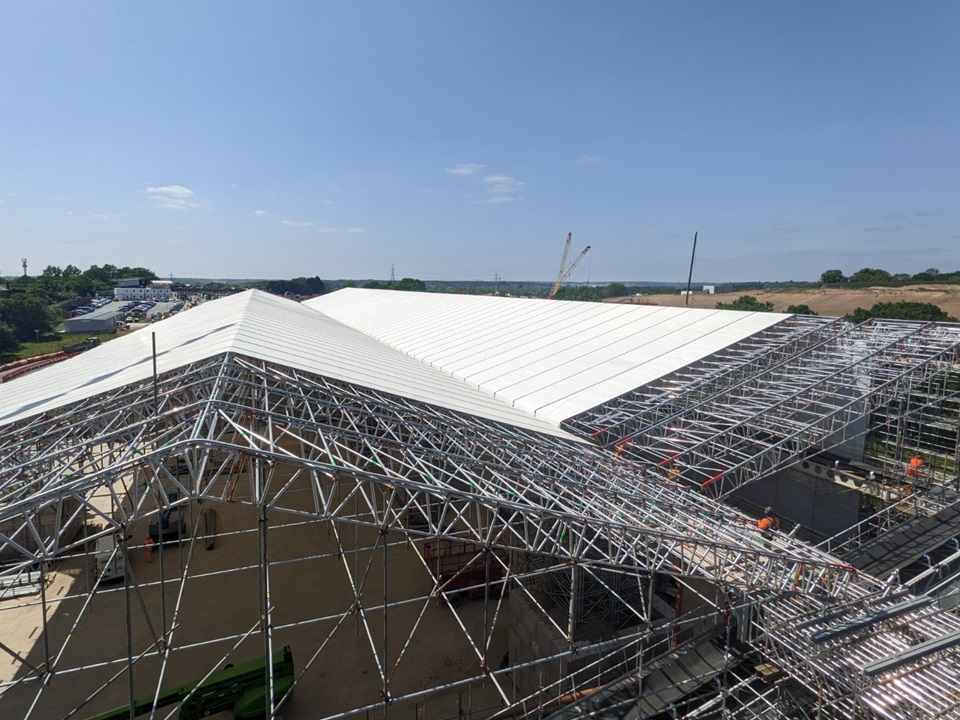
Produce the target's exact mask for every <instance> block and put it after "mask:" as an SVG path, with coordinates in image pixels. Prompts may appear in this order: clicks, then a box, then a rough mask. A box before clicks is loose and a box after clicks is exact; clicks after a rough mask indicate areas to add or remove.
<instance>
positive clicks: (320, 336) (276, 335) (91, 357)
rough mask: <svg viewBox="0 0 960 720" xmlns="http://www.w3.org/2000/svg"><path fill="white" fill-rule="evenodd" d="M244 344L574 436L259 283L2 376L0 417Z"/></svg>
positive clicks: (245, 350)
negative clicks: (15, 374)
mask: <svg viewBox="0 0 960 720" xmlns="http://www.w3.org/2000/svg"><path fill="white" fill-rule="evenodd" d="M151 333H155V334H156V337H157V372H158V373H160V374H163V373H165V372H168V371H170V370H174V369H176V368H178V367H182V366H184V365H188V364H190V363H193V362H198V361H202V360H204V359H207V358H211V357H215V356H218V355H222V354H223V353H227V352H230V353H236V354H238V355H245V356H248V357H252V358H256V359H259V360H264V361H267V362H271V363H277V364H279V365H283V366H286V367H290V368H294V369H298V370H303V371H305V372H310V373H315V374H317V375H322V376H324V377H328V378H331V379H335V380H341V381H344V382H349V383H353V384H356V385H360V386H362V387H367V388H371V389H374V390H380V391H383V392H387V393H392V394H395V395H399V396H401V397H405V398H409V399H411V400H416V401H421V402H425V403H430V404H432V405H436V406H439V407H445V408H448V409H451V410H456V411H460V412H463V413H467V414H470V415H475V416H478V417H484V418H488V419H490V420H494V421H498V422H503V423H506V424H509V425H513V426H517V427H523V428H528V429H531V430H536V431H538V432H546V433H550V434H553V435H562V436H565V437H568V438H573V436H571V435H568V434H567V433H566V432H564V431H561V430H559V429H557V428H555V427H553V426H551V425H549V424H548V423H546V422H545V421H543V420H539V419H537V418H535V417H533V416H532V415H530V414H528V413H525V412H523V411H522V410H520V409H516V408H513V407H511V406H510V405H509V404H507V403H504V402H502V401H500V400H497V399H496V398H494V397H493V396H491V395H489V394H487V393H483V392H478V391H477V389H476V388H472V387H470V386H469V385H465V384H464V383H463V382H461V381H459V380H456V379H454V378H452V377H450V376H449V375H445V374H444V373H441V372H438V371H437V370H436V369H434V368H431V367H430V366H428V365H425V364H423V363H421V362H418V361H417V360H415V359H413V358H411V357H408V356H406V355H404V354H402V353H400V352H398V351H397V350H394V349H391V348H389V347H387V346H385V345H384V344H382V343H380V342H378V341H376V340H374V339H373V338H371V337H369V336H367V335H364V334H362V333H360V332H358V331H357V330H354V329H353V328H350V327H348V326H346V325H344V324H342V323H340V322H337V321H336V320H334V319H332V318H329V317H326V316H324V315H322V314H321V313H318V312H315V311H313V310H311V309H309V308H307V307H305V306H304V305H301V304H299V303H296V302H292V301H290V300H285V299H283V298H279V297H276V296H274V295H269V294H267V293H264V292H260V291H257V290H251V291H248V292H245V293H241V294H239V295H232V296H230V297H227V298H224V299H222V300H218V301H215V302H210V303H206V304H204V305H201V306H199V307H197V308H194V309H191V310H189V311H188V312H184V313H180V314H179V315H177V316H175V317H172V318H169V319H167V320H164V321H162V322H159V323H155V324H154V325H151V326H149V327H148V328H144V329H142V330H139V331H137V332H133V333H131V334H130V335H127V336H124V337H121V338H117V339H116V340H112V341H110V342H109V343H106V344H104V345H101V346H99V347H96V348H94V349H92V350H88V351H87V352H85V353H82V354H81V355H78V356H77V357H75V358H71V359H70V360H66V361H64V362H61V363H57V364H56V365H51V366H49V367H47V368H44V369H42V370H38V371H36V372H33V373H29V374H27V375H24V376H23V377H20V378H18V379H16V380H14V381H12V382H9V383H4V384H2V385H0V425H5V424H8V423H11V422H15V421H17V420H22V419H25V418H27V417H30V416H32V415H36V414H38V413H42V412H44V411H47V410H50V409H53V408H57V407H61V406H63V405H67V404H69V403H73V402H76V401H79V400H83V399H86V398H89V397H93V396H95V395H99V394H100V393H104V392H108V391H111V390H116V389H119V388H121V387H123V386H125V385H129V384H131V383H137V382H143V381H144V380H148V379H149V378H151V377H152V376H153V363H152V345H151Z"/></svg>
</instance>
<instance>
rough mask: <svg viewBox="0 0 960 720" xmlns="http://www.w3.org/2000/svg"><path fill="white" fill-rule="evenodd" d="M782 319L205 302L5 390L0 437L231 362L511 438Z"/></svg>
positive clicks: (550, 307) (473, 301) (472, 299)
mask: <svg viewBox="0 0 960 720" xmlns="http://www.w3.org/2000/svg"><path fill="white" fill-rule="evenodd" d="M786 317H789V316H787V315H779V314H775V313H743V312H732V311H724V310H693V309H681V308H669V307H651V306H628V305H614V304H601V303H576V302H560V301H554V300H536V299H525V298H502V297H489V296H466V295H442V294H436V293H409V292H396V291H389V290H357V289H344V290H340V291H338V292H335V293H332V294H330V295H324V296H322V297H319V298H315V299H313V300H309V301H307V302H305V303H303V304H298V303H295V302H291V301H289V300H285V299H282V298H279V297H276V296H273V295H269V294H267V293H263V292H260V291H256V290H251V291H249V292H245V293H241V294H239V295H233V296H230V297H227V298H224V299H222V300H218V301H215V302H210V303H206V304H204V305H201V306H200V307H197V308H195V309H192V310H190V311H188V312H185V313H180V314H179V315H177V316H175V317H172V318H169V319H168V320H164V321H162V322H159V323H156V324H154V325H151V326H150V327H149V328H145V329H143V330H140V331H137V332H134V333H131V334H130V335H127V336H124V337H121V338H118V339H116V340H113V341H111V342H109V343H107V344H105V345H101V346H100V347H97V348H94V349H93V350H89V351H87V352H85V353H83V354H81V355H79V356H77V357H75V358H72V359H70V360H66V361H64V362H62V363H58V364H56V365H52V366H50V367H47V368H44V369H43V370H38V371H36V372H34V373H30V374H28V375H25V376H23V377H21V378H18V379H17V380H15V381H13V382H10V383H5V384H2V385H0V425H6V424H8V423H11V422H15V421H17V420H22V419H24V418H27V417H30V416H32V415H36V414H38V413H41V412H44V411H47V410H51V409H54V408H57V407H61V406H63V405H67V404H69V403H73V402H76V401H80V400H84V399H86V398H90V397H93V396H95V395H99V394H101V393H104V392H109V391H112V390H116V389H119V388H122V387H124V386H126V385H130V384H133V383H139V382H143V381H145V380H148V379H149V378H151V377H152V374H153V365H152V351H151V333H155V334H156V337H157V369H158V372H159V373H160V374H163V373H166V372H169V371H171V370H174V369H176V368H179V367H183V366H185V365H189V364H191V363H194V362H198V361H202V360H205V359H207V358H212V357H216V356H219V355H222V354H224V353H236V354H238V355H245V356H248V357H252V358H256V359H259V360H264V361H267V362H271V363H276V364H278V365H282V366H286V367H290V368H294V369H298V370H303V371H305V372H310V373H314V374H317V375H322V376H324V377H328V378H331V379H335V380H341V381H344V382H349V383H352V384H355V385H359V386H362V387H368V388H371V389H374V390H380V391H383V392H387V393H391V394H394V395H398V396H401V397H406V398H409V399H411V400H416V401H420V402H425V403H430V404H432V405H436V406H439V407H445V408H449V409H451V410H456V411H459V412H463V413H467V414H471V415H476V416H478V417H484V418H487V419H490V420H495V421H498V422H503V423H506V424H509V425H513V426H517V427H524V428H528V429H531V430H536V431H539V432H548V433H551V434H554V435H563V436H566V437H572V436H569V435H568V434H567V433H566V432H564V431H562V430H560V429H559V425H560V423H561V422H562V421H563V420H565V419H567V418H569V417H572V416H574V415H577V414H579V413H581V412H583V411H585V410H588V409H590V408H592V407H595V406H596V405H599V404H601V403H603V402H606V401H608V400H611V399H613V398H615V397H617V396H619V395H622V394H624V393H626V392H629V391H631V390H634V389H636V388H638V387H640V386H642V385H645V384H646V383H649V382H651V381H653V380H655V379H657V378H659V377H662V376H663V375H666V374H668V373H670V372H672V371H674V370H677V369H679V368H681V367H684V366H686V365H689V364H690V363H692V362H694V361H696V360H699V359H701V358H703V357H706V356H708V355H710V354H712V353H714V352H716V351H718V350H720V349H722V348H724V347H727V346H729V345H731V344H733V343H736V342H738V341H740V340H742V339H744V338H746V337H749V336H750V335H752V334H754V333H757V332H759V331H760V330H763V329H765V328H767V327H770V326H771V325H774V324H776V323H778V322H780V321H781V320H783V319H784V318H786Z"/></svg>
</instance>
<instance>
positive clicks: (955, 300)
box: [619, 285, 960, 318]
mask: <svg viewBox="0 0 960 720" xmlns="http://www.w3.org/2000/svg"><path fill="white" fill-rule="evenodd" d="M741 295H752V296H753V297H755V298H757V300H759V301H760V302H772V303H773V309H774V310H775V311H777V312H784V311H786V309H787V307H789V306H790V305H801V304H805V305H808V306H809V307H810V309H811V310H813V311H814V312H815V313H817V314H818V315H825V316H831V317H838V316H840V315H846V314H847V313H850V312H853V311H854V310H856V309H857V308H858V307H862V308H864V309H865V310H868V309H870V307H871V306H872V305H874V304H875V303H879V302H901V301H904V302H921V303H933V304H934V305H937V306H938V307H940V309H942V310H943V311H945V312H946V313H947V314H948V315H952V316H953V317H955V318H960V285H917V286H913V287H904V288H886V287H872V288H860V289H857V290H846V289H823V288H810V289H803V290H798V289H790V290H743V291H740V292H735V293H725V294H721V295H692V296H691V297H690V302H689V304H688V305H687V306H688V307H694V308H715V307H716V306H717V303H718V302H720V303H729V302H733V301H734V300H736V299H737V298H738V297H740V296H741ZM626 299H627V298H621V299H619V301H620V302H622V301H623V300H626ZM630 300H632V301H634V302H636V303H638V304H644V305H665V306H667V307H683V306H684V298H683V297H682V296H680V295H647V296H644V297H637V298H630Z"/></svg>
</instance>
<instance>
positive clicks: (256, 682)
mask: <svg viewBox="0 0 960 720" xmlns="http://www.w3.org/2000/svg"><path fill="white" fill-rule="evenodd" d="M264 660H265V658H257V659H256V660H250V661H249V662H245V663H242V664H240V665H236V666H234V667H230V668H227V669H226V670H221V671H220V672H216V673H214V674H213V675H211V676H210V677H208V678H207V679H206V680H204V681H203V682H199V681H195V682H189V683H184V684H183V685H179V686H177V687H174V688H170V689H169V690H164V691H163V692H162V693H160V695H159V696H158V697H157V699H156V702H154V699H153V696H151V697H149V698H144V699H142V700H137V701H136V702H135V703H134V705H133V715H134V716H136V715H143V714H144V713H148V712H150V711H151V710H152V709H153V708H154V707H158V708H159V707H164V706H166V705H174V704H176V703H183V704H182V706H181V707H180V720H199V719H200V718H204V717H207V716H208V715H212V714H213V713H217V712H221V711H223V710H232V711H233V715H234V717H235V718H237V719H238V720H248V719H249V718H262V717H264V716H265V715H266V704H267V692H268V690H267V684H266V677H265V667H264ZM293 681H294V677H293V652H292V651H291V650H290V646H289V645H287V646H286V647H285V648H283V650H277V652H275V653H274V654H273V701H274V702H275V703H276V702H279V701H280V699H281V698H282V697H283V696H284V695H285V694H286V693H287V691H288V690H289V689H290V688H291V687H293ZM191 692H193V694H192V695H190V693H191ZM188 695H190V697H189V699H187V700H186V701H185V702H184V698H186V697H187V696H188ZM129 717H130V707H129V706H127V707H122V708H117V709H116V710H111V711H110V712H105V713H103V714H102V715H97V716H96V717H93V718H90V720H126V719H127V718H129Z"/></svg>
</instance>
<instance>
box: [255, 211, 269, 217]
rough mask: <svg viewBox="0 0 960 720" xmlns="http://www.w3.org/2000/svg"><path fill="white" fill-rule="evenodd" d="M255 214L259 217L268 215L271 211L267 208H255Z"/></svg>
mask: <svg viewBox="0 0 960 720" xmlns="http://www.w3.org/2000/svg"><path fill="white" fill-rule="evenodd" d="M253 214H254V215H256V216H257V217H267V215H269V214H270V213H268V212H267V211H266V210H254V211H253Z"/></svg>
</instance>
